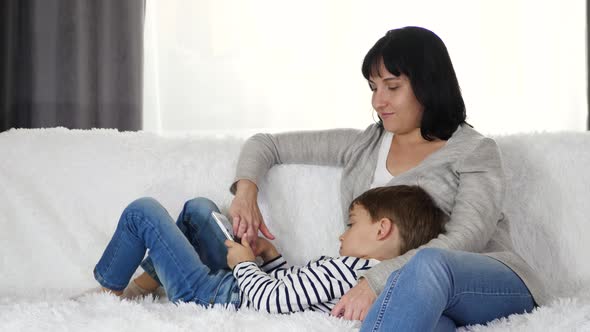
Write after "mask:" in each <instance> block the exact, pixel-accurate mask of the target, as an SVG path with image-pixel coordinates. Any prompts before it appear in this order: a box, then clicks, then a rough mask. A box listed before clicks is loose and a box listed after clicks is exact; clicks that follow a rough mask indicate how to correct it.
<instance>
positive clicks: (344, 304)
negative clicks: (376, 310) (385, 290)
mask: <svg viewBox="0 0 590 332" xmlns="http://www.w3.org/2000/svg"><path fill="white" fill-rule="evenodd" d="M376 299H377V295H376V294H375V292H373V290H372V289H371V287H369V282H368V281H367V280H366V279H365V278H362V279H361V280H360V281H359V283H358V284H357V285H356V286H354V287H353V288H351V289H350V290H349V291H348V292H347V293H346V294H344V296H343V297H342V298H340V301H338V303H337V304H336V305H335V306H334V308H333V309H332V312H331V314H332V316H336V317H342V318H344V319H348V320H364V319H365V317H366V316H367V313H368V312H369V309H370V308H371V305H373V302H375V300H376Z"/></svg>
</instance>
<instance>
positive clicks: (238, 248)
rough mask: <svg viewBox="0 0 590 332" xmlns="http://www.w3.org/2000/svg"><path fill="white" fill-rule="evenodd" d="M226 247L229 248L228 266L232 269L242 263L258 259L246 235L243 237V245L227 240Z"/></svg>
mask: <svg viewBox="0 0 590 332" xmlns="http://www.w3.org/2000/svg"><path fill="white" fill-rule="evenodd" d="M225 246H226V247H227V266H229V268H230V269H233V268H234V266H236V265H238V264H239V263H241V262H254V261H255V259H256V256H254V252H252V248H250V243H249V242H248V236H247V235H246V234H244V236H243V237H242V244H241V245H240V244H239V243H237V242H234V241H231V240H225Z"/></svg>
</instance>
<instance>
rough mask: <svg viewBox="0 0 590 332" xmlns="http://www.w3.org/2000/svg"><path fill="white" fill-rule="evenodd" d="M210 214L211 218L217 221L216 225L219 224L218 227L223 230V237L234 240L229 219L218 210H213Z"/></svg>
mask: <svg viewBox="0 0 590 332" xmlns="http://www.w3.org/2000/svg"><path fill="white" fill-rule="evenodd" d="M211 216H212V217H213V219H214V220H215V222H216V223H217V226H219V228H220V229H221V231H222V232H223V234H224V235H225V237H226V238H227V239H228V240H232V241H234V237H233V233H234V231H233V227H232V224H231V223H230V222H229V220H227V217H226V216H224V215H223V214H221V213H219V212H215V211H213V212H211Z"/></svg>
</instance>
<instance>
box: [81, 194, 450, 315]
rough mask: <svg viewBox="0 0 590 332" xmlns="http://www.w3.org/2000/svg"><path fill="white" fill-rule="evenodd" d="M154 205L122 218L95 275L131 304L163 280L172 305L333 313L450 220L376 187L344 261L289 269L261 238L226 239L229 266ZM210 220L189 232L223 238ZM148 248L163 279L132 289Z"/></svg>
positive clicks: (354, 214) (352, 223) (345, 239)
mask: <svg viewBox="0 0 590 332" xmlns="http://www.w3.org/2000/svg"><path fill="white" fill-rule="evenodd" d="M156 203H157V202H156V201H155V200H152V199H140V200H138V201H136V202H134V203H132V204H131V205H130V206H129V207H128V208H127V209H125V211H124V212H123V215H122V216H121V219H120V220H119V225H118V226H117V230H116V231H115V234H114V235H113V238H112V239H111V242H110V243H109V245H108V246H107V248H106V249H105V252H104V253H103V256H102V257H101V259H100V260H99V262H98V264H97V266H96V267H95V270H94V275H95V278H96V280H97V281H98V282H99V283H100V284H101V286H102V288H100V291H107V292H112V293H115V294H117V295H119V296H123V297H125V298H130V297H134V296H137V295H145V294H146V293H148V292H150V291H153V289H155V288H157V285H158V282H159V283H160V284H162V285H163V286H164V288H165V290H166V293H167V295H168V298H169V299H170V300H171V301H173V302H176V301H183V302H195V303H198V304H201V305H211V304H231V305H233V306H235V307H236V308H245V307H249V308H254V309H256V310H264V311H267V312H270V313H289V312H297V311H304V310H313V311H323V312H330V311H331V309H332V307H333V306H334V305H335V303H336V302H337V301H338V300H339V299H340V297H342V296H343V295H344V294H345V293H346V292H347V291H348V290H349V289H350V288H352V287H354V285H356V283H357V279H358V278H359V277H360V276H361V275H362V274H363V273H364V271H366V270H368V269H369V268H371V267H372V266H374V265H375V264H377V263H379V261H381V260H385V259H391V258H393V257H396V256H398V255H402V254H403V253H405V252H406V251H408V250H410V249H413V248H417V247H419V246H420V245H422V244H425V243H427V242H428V241H430V240H431V239H432V238H434V237H436V236H438V234H439V233H441V232H442V231H443V229H444V222H445V221H446V215H445V214H444V213H443V212H442V211H441V210H440V209H439V208H438V207H437V206H436V205H435V203H434V201H433V200H432V199H431V198H430V196H429V195H428V194H427V193H426V192H425V191H424V190H423V189H421V188H420V187H417V186H393V187H381V188H374V189H371V190H369V191H367V192H365V193H364V194H362V195H360V196H359V197H357V198H356V199H355V200H354V201H353V202H352V203H351V204H350V215H349V224H348V225H347V230H346V231H345V232H344V233H343V234H342V235H341V236H340V255H341V256H340V257H337V258H331V257H325V256H322V257H320V258H319V259H317V260H314V261H310V262H309V263H307V264H306V265H305V266H300V267H288V266H287V263H286V262H285V260H284V259H283V257H282V256H281V255H280V254H279V253H278V252H277V250H276V248H275V247H274V246H273V245H272V244H271V243H270V242H268V241H267V240H265V239H262V238H258V239H257V242H256V244H257V245H256V252H253V251H252V249H251V248H250V246H249V241H248V238H247V237H246V238H242V241H241V242H242V244H240V243H237V242H233V241H229V240H227V241H225V245H226V246H227V248H228V250H227V266H226V264H225V262H224V259H223V257H215V256H214V255H217V256H219V255H218V254H219V252H218V251H219V250H214V251H201V252H202V253H205V255H207V254H206V253H207V252H210V254H211V255H212V256H211V257H200V256H199V254H198V252H199V251H197V252H195V249H196V248H197V246H198V247H202V246H204V245H206V244H205V243H193V242H190V243H189V241H188V240H187V238H185V237H193V236H192V235H190V234H189V233H186V232H187V231H188V228H186V227H184V226H183V227H184V228H185V229H184V230H182V232H181V230H179V227H181V226H178V227H177V225H174V224H172V223H171V222H168V221H166V218H169V217H168V214H167V212H166V211H165V210H164V209H163V207H161V206H160V205H158V204H156ZM211 204H213V203H212V202H211ZM183 213H184V212H183ZM181 219H182V218H181ZM210 219H211V218H204V219H203V220H201V221H200V222H202V223H203V224H198V225H193V226H191V227H193V228H195V229H200V230H203V231H211V232H216V231H218V233H221V230H220V229H218V228H217V226H216V225H214V222H212V221H211V220H210ZM212 223H213V224H212ZM217 235H219V237H217ZM221 237H223V235H220V234H210V236H207V237H206V238H203V239H204V240H205V239H206V240H207V241H210V243H209V244H208V245H209V246H216V245H221V244H220V243H218V242H217V241H218V240H217V239H219V238H221ZM211 241H212V242H211ZM191 245H192V246H191ZM193 246H194V248H193ZM220 247H221V248H223V246H220ZM146 249H149V250H150V257H151V259H152V261H153V266H154V268H155V270H156V271H157V275H154V277H156V278H159V279H160V280H159V281H158V282H156V281H154V280H152V283H153V284H155V285H154V288H151V289H144V288H141V287H139V285H138V284H136V283H135V281H133V282H131V283H129V280H130V278H131V275H132V274H133V272H134V271H135V270H136V269H137V267H138V265H139V262H140V261H141V259H142V258H143V257H144V255H145V252H146ZM255 256H260V257H261V258H262V260H263V262H264V263H263V264H262V266H260V267H259V266H257V265H256V263H255V262H254V260H255ZM142 267H143V265H142ZM227 267H229V268H230V269H232V271H230V270H228V269H227ZM144 269H145V267H144ZM126 285H128V287H127V288H126V287H125V286H126ZM123 289H125V292H124V291H123ZM87 293H88V292H86V293H85V294H87Z"/></svg>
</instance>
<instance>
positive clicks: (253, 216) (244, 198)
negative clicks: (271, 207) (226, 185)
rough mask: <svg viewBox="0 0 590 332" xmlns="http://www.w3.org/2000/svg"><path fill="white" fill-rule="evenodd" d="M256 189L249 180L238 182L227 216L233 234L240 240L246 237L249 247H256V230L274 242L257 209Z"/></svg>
mask: <svg viewBox="0 0 590 332" xmlns="http://www.w3.org/2000/svg"><path fill="white" fill-rule="evenodd" d="M257 196H258V187H256V184H254V182H252V181H250V180H240V181H238V184H237V190H236V196H235V197H234V199H233V201H232V203H231V206H230V208H229V215H230V217H231V218H232V224H233V226H234V234H235V235H236V237H238V238H242V237H243V236H244V234H247V235H248V238H249V239H250V245H251V246H253V247H255V246H256V238H257V237H258V230H259V229H260V231H261V232H262V234H263V235H264V236H266V237H267V238H269V239H271V240H274V238H275V237H274V235H272V233H271V232H270V231H269V230H268V228H267V227H266V224H265V223H264V220H262V214H261V213H260V209H259V208H258V201H257Z"/></svg>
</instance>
